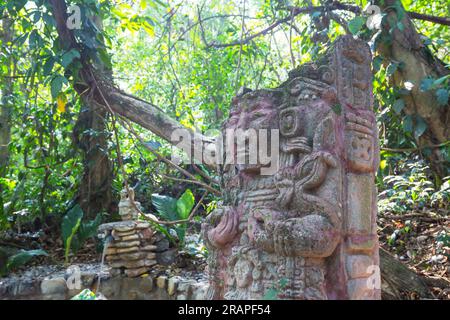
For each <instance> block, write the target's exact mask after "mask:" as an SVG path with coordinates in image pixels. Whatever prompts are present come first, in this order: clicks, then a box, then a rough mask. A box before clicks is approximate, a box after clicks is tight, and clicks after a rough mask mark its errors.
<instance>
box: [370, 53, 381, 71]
mask: <svg viewBox="0 0 450 320" xmlns="http://www.w3.org/2000/svg"><path fill="white" fill-rule="evenodd" d="M382 63H383V58H382V57H380V56H376V57H375V58H373V61H372V65H373V71H375V72H378V71H379V70H380V68H381V64H382Z"/></svg>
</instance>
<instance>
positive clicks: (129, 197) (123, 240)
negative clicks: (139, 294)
mask: <svg viewBox="0 0 450 320" xmlns="http://www.w3.org/2000/svg"><path fill="white" fill-rule="evenodd" d="M132 201H134V191H133V189H130V194H128V193H127V192H126V191H122V194H121V200H120V202H119V214H120V216H121V217H122V220H123V221H120V222H112V223H106V224H103V225H101V226H100V227H99V229H98V231H99V233H100V234H99V238H106V241H105V246H106V251H105V259H106V262H107V264H108V265H109V266H111V268H112V270H111V275H122V274H125V275H126V276H128V277H138V276H140V275H142V274H144V273H147V272H148V271H149V270H150V269H151V267H152V266H153V265H155V264H156V263H157V262H156V249H157V246H156V245H154V243H155V240H156V238H155V232H154V231H153V229H152V228H151V227H150V224H149V223H148V222H145V221H139V220H137V217H138V211H137V209H136V207H135V206H134V205H133V203H132ZM135 205H136V206H140V204H139V202H135Z"/></svg>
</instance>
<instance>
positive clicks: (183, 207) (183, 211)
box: [177, 189, 195, 219]
mask: <svg viewBox="0 0 450 320" xmlns="http://www.w3.org/2000/svg"><path fill="white" fill-rule="evenodd" d="M194 202H195V198H194V195H193V194H192V191H191V190H190V189H186V191H185V192H184V193H183V194H182V195H181V197H180V198H179V199H178V200H177V213H178V217H179V218H180V219H187V218H188V217H189V214H190V213H191V210H192V208H193V207H194Z"/></svg>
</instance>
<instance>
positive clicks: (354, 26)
mask: <svg viewBox="0 0 450 320" xmlns="http://www.w3.org/2000/svg"><path fill="white" fill-rule="evenodd" d="M365 22H366V19H365V18H364V17H361V16H359V17H355V18H353V19H352V20H350V21H349V22H348V29H349V30H350V32H351V33H352V34H357V33H358V32H359V31H360V30H361V28H362V27H363V25H364V23H365Z"/></svg>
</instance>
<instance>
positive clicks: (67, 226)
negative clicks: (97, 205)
mask: <svg viewBox="0 0 450 320" xmlns="http://www.w3.org/2000/svg"><path fill="white" fill-rule="evenodd" d="M82 219H83V210H82V209H81V207H80V206H79V205H75V206H74V207H73V208H72V209H70V210H69V211H68V212H67V214H66V215H65V216H64V218H63V221H62V225H61V230H62V238H63V243H64V248H65V252H64V260H65V263H66V264H67V263H68V262H69V253H70V250H71V249H72V250H73V251H74V252H77V251H78V250H79V249H80V248H81V247H82V246H83V244H84V242H85V241H86V240H87V239H89V238H91V237H94V236H95V235H96V233H97V229H98V226H99V225H100V223H101V215H100V214H98V215H97V217H96V218H95V219H94V220H90V221H86V222H82Z"/></svg>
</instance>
